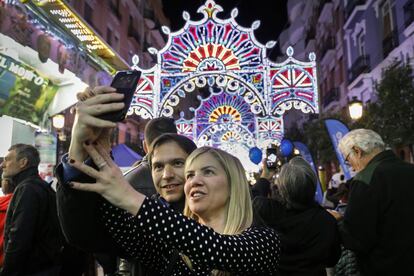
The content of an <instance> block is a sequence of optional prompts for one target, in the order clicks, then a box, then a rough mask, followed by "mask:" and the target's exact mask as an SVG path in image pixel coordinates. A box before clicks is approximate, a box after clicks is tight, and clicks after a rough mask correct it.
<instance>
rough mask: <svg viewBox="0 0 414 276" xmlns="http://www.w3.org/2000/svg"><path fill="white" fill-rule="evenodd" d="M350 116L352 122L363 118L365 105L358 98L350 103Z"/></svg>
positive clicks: (353, 98)
mask: <svg viewBox="0 0 414 276" xmlns="http://www.w3.org/2000/svg"><path fill="white" fill-rule="evenodd" d="M348 109H349V116H350V117H351V119H352V120H354V121H355V120H359V119H361V117H362V112H363V104H362V101H360V100H358V98H357V97H355V96H354V97H352V100H351V101H350V102H349V103H348Z"/></svg>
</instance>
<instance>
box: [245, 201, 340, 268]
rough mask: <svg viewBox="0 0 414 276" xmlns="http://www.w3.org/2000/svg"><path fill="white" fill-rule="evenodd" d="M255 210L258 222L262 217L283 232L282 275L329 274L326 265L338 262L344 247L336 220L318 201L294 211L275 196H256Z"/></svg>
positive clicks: (268, 223) (281, 236) (267, 224)
mask: <svg viewBox="0 0 414 276" xmlns="http://www.w3.org/2000/svg"><path fill="white" fill-rule="evenodd" d="M253 209H254V211H255V215H256V218H255V219H256V224H257V220H258V219H261V220H262V222H263V223H264V224H265V225H266V226H268V227H271V228H273V229H275V230H276V231H278V233H279V234H280V239H281V242H282V251H281V254H280V268H279V270H280V275H303V276H305V275H306V276H314V275H326V272H325V268H326V267H332V266H334V265H335V264H336V262H337V261H338V259H339V256H340V253H341V250H340V242H339V241H340V239H339V233H338V229H337V224H336V220H335V219H334V218H333V216H331V215H330V214H329V213H328V212H327V211H325V210H324V209H323V208H322V207H320V206H319V205H317V204H316V203H315V205H314V206H312V207H309V208H307V209H304V210H292V209H286V208H285V207H284V206H283V205H282V204H280V203H279V202H278V201H277V200H275V199H268V198H264V197H256V198H255V200H254V201H253ZM258 216H259V218H258Z"/></svg>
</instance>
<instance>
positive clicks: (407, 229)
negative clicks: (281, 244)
mask: <svg viewBox="0 0 414 276" xmlns="http://www.w3.org/2000/svg"><path fill="white" fill-rule="evenodd" d="M339 149H340V151H341V152H342V154H343V156H344V158H345V161H346V162H347V163H349V164H350V165H351V166H352V168H353V169H354V170H355V171H356V172H357V174H356V175H355V176H354V178H353V180H352V182H351V190H350V195H349V201H348V205H347V209H346V211H345V215H344V217H341V216H340V215H339V214H338V213H335V212H332V214H333V215H334V216H335V217H336V218H337V219H338V220H340V222H339V230H340V234H341V238H342V242H343V244H344V246H345V248H348V249H351V250H353V251H354V252H355V253H356V256H357V260H358V264H359V267H360V270H361V273H362V274H363V275H412V273H413V272H412V271H413V269H412V261H413V260H414V235H413V233H414V221H413V219H412V218H413V217H414V208H413V206H412V202H413V201H414V183H413V181H414V180H413V179H414V165H413V164H409V163H406V162H404V161H402V160H400V159H399V158H398V157H397V156H396V155H395V154H394V153H393V152H392V151H391V150H386V149H385V144H384V142H383V140H382V139H381V137H380V136H379V135H378V134H377V133H375V132H374V131H372V130H368V129H357V130H353V131H351V132H349V133H348V134H346V135H345V136H344V137H343V138H342V139H341V141H340V143H339Z"/></svg>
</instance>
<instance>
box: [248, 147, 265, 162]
mask: <svg viewBox="0 0 414 276" xmlns="http://www.w3.org/2000/svg"><path fill="white" fill-rule="evenodd" d="M249 157H250V160H251V161H252V162H253V163H255V164H259V163H260V162H261V161H262V151H261V149H259V148H258V147H253V148H251V149H250V151H249Z"/></svg>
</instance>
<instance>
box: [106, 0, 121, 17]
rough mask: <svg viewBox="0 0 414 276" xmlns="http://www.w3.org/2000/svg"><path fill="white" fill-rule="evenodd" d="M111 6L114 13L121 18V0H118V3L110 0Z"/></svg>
mask: <svg viewBox="0 0 414 276" xmlns="http://www.w3.org/2000/svg"><path fill="white" fill-rule="evenodd" d="M109 8H110V9H111V11H112V13H113V14H115V15H116V17H117V18H118V19H119V20H121V12H120V11H119V1H116V3H114V2H113V1H110V2H109Z"/></svg>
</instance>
